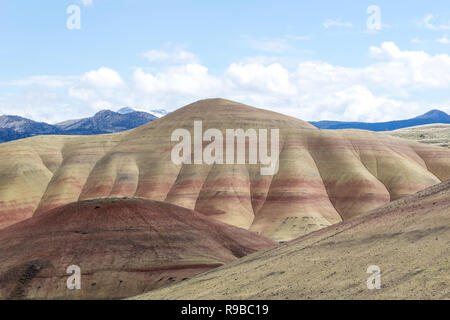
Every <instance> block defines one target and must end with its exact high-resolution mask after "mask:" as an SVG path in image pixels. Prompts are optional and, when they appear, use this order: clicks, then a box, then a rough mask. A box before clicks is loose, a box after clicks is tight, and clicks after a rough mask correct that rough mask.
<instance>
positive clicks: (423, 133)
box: [386, 123, 450, 148]
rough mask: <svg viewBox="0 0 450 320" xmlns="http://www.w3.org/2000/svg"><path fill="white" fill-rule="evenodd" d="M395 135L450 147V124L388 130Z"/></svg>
mask: <svg viewBox="0 0 450 320" xmlns="http://www.w3.org/2000/svg"><path fill="white" fill-rule="evenodd" d="M386 134H390V135H392V136H394V137H399V138H404V139H409V140H415V141H419V142H422V143H427V144H431V145H435V146H440V147H446V148H450V124H439V123H438V124H427V125H424V126H417V127H411V128H403V129H399V130H394V131H390V132H386Z"/></svg>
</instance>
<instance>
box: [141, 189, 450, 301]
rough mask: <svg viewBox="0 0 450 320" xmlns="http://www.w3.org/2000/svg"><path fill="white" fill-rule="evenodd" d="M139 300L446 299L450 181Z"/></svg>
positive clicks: (449, 272)
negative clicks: (375, 281) (371, 280)
mask: <svg viewBox="0 0 450 320" xmlns="http://www.w3.org/2000/svg"><path fill="white" fill-rule="evenodd" d="M371 265H377V266H379V267H380V269H381V273H382V274H381V289H379V290H376V289H375V290H368V288H367V286H366V281H367V278H368V277H369V274H367V273H366V271H367V268H368V266H371ZM137 298H138V299H450V181H447V182H444V183H442V184H439V185H437V186H433V187H431V188H429V189H426V190H424V191H422V192H420V193H418V194H415V195H413V196H409V197H405V198H402V199H400V200H398V201H395V202H393V203H391V204H388V205H387V206H384V207H382V208H380V209H377V210H375V211H373V212H371V213H368V214H363V215H361V216H360V217H356V218H354V219H350V220H349V221H346V222H342V223H340V224H338V225H335V226H331V227H328V228H326V229H322V230H320V231H317V232H314V233H312V234H309V235H307V236H304V237H301V238H299V239H296V240H293V241H291V242H288V243H286V244H283V245H279V246H277V247H274V248H272V249H268V250H266V251H263V252H257V253H255V254H252V255H249V256H247V257H244V258H242V259H239V260H236V261H234V262H232V263H230V264H228V265H225V266H223V267H221V268H218V269H215V270H212V271H210V272H207V273H205V274H202V275H199V276H197V277H194V278H192V279H190V280H188V281H186V282H182V283H179V284H175V285H171V286H169V287H166V288H162V289H158V290H156V291H153V292H150V293H148V294H145V295H142V296H139V297H137Z"/></svg>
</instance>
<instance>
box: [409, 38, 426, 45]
mask: <svg viewBox="0 0 450 320" xmlns="http://www.w3.org/2000/svg"><path fill="white" fill-rule="evenodd" d="M411 43H414V44H423V40H420V39H419V38H414V39H412V40H411Z"/></svg>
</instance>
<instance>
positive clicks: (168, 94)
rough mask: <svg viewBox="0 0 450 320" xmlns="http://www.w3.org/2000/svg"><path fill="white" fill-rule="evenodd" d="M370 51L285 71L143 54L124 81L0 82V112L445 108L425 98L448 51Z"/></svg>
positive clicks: (298, 112) (309, 113) (53, 116)
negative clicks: (211, 101)
mask: <svg viewBox="0 0 450 320" xmlns="http://www.w3.org/2000/svg"><path fill="white" fill-rule="evenodd" d="M369 55H370V57H371V58H372V59H373V62H372V63H371V64H369V65H367V66H365V67H361V68H348V67H342V66H337V65H332V64H329V63H326V62H322V61H303V62H301V63H299V64H298V65H297V66H296V67H295V68H288V67H286V66H283V65H282V64H281V63H277V62H273V61H272V62H271V61H267V62H266V63H265V61H263V60H262V59H244V60H243V61H239V62H234V63H231V64H230V65H229V66H228V67H227V68H226V70H224V71H223V72H222V73H221V74H211V73H210V72H209V70H208V68H207V66H205V65H203V64H201V63H200V62H199V59H198V57H197V56H196V55H195V54H193V53H191V52H188V51H184V50H178V51H176V50H175V51H172V52H166V51H158V50H150V51H148V52H146V53H145V54H144V56H145V57H146V58H147V59H148V61H149V62H151V63H152V66H151V68H144V67H138V68H135V69H134V71H133V72H132V74H130V75H127V76H128V78H129V79H128V80H127V81H125V80H124V79H123V78H122V75H120V74H119V73H118V72H117V71H115V70H113V69H111V68H107V67H100V68H99V69H97V70H91V71H88V72H86V73H84V74H82V75H79V76H67V77H61V76H35V77H30V78H27V79H24V80H21V81H15V82H10V83H0V86H2V87H8V88H9V87H11V88H14V89H15V90H14V91H16V92H15V93H11V94H4V95H2V96H0V111H2V112H3V113H17V114H21V115H24V116H28V117H32V118H34V119H36V120H43V121H51V122H56V121H61V120H65V119H67V118H76V117H81V116H86V115H90V114H92V113H93V112H95V111H98V110H100V109H104V108H111V109H117V108H119V107H120V106H125V105H126V106H132V107H139V108H147V109H152V108H155V107H163V108H167V109H168V110H174V109H176V108H178V107H181V106H183V105H186V104H188V103H190V102H193V101H195V100H198V99H205V98H211V97H222V98H228V99H232V100H236V101H239V102H243V103H247V104H250V105H254V106H258V107H263V108H267V109H272V110H274V111H278V112H282V113H285V114H289V115H292V116H296V117H299V118H302V119H305V120H319V119H336V120H355V121H356V120H357V121H384V120H392V119H399V118H405V117H408V116H413V115H417V114H419V113H423V112H425V111H427V110H428V109H430V108H431V107H439V108H441V109H443V110H445V111H450V108H449V106H450V104H449V103H450V101H439V103H440V104H439V105H435V103H436V102H434V101H433V100H431V98H430V99H426V98H427V97H432V96H433V93H434V92H436V91H437V92H439V91H445V90H448V89H450V88H449V87H450V56H449V55H447V54H437V55H430V54H427V53H425V52H422V51H403V50H401V49H400V48H399V47H398V46H396V45H395V43H393V42H384V43H382V44H381V45H380V46H374V47H371V48H370V49H369ZM161 63H162V64H161ZM3 91H4V90H3ZM17 91H18V92H17ZM418 97H420V98H418Z"/></svg>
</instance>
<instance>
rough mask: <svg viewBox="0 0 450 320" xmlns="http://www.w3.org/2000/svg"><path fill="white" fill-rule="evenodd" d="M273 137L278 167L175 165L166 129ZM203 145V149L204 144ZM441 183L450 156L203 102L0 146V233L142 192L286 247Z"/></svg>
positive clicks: (427, 148) (242, 107) (384, 138)
mask: <svg viewBox="0 0 450 320" xmlns="http://www.w3.org/2000/svg"><path fill="white" fill-rule="evenodd" d="M194 120H202V121H203V132H205V131H206V130H207V129H208V128H217V129H219V130H221V131H222V132H223V133H225V129H227V128H230V129H239V128H242V129H244V130H245V129H249V128H252V129H255V130H258V129H261V128H262V129H271V128H279V130H280V160H279V171H278V173H277V174H276V175H274V176H262V175H260V165H259V164H258V165H244V164H241V165H218V164H216V165H206V164H203V165H200V164H196V165H176V164H174V163H173V162H172V161H171V157H170V155H171V150H172V148H173V146H175V145H176V142H171V141H170V138H171V134H172V132H173V131H174V130H175V129H178V128H186V129H188V130H189V131H190V132H191V133H192V132H193V124H194ZM204 144H205V145H206V144H207V143H204ZM449 178H450V150H448V149H444V148H438V147H433V146H428V145H424V144H420V143H417V142H412V141H411V142H410V141H406V140H402V139H397V138H393V137H390V136H388V135H385V134H381V133H373V132H368V131H360V130H339V131H333V130H330V131H329V130H318V129H316V128H314V127H313V126H312V125H310V124H308V123H306V122H304V121H302V120H298V119H295V118H291V117H288V116H284V115H281V114H278V113H274V112H270V111H266V110H261V109H256V108H253V107H249V106H245V105H242V104H239V103H236V102H232V101H228V100H222V99H209V100H202V101H199V102H196V103H193V104H191V105H188V106H186V107H184V108H181V109H179V110H177V111H175V112H173V113H171V114H169V115H167V116H165V117H164V118H162V119H158V120H156V121H154V122H152V123H150V124H147V125H144V126H142V127H139V128H136V129H133V130H130V131H127V132H123V133H120V134H110V135H99V136H92V137H36V138H31V139H25V140H22V141H15V142H12V143H6V144H3V145H0V182H1V184H0V227H2V226H3V227H4V226H7V225H10V224H12V223H15V222H17V221H21V220H23V219H25V218H27V217H30V216H32V215H33V214H35V215H40V214H42V213H44V212H46V211H48V210H50V209H53V208H55V207H58V206H61V205H64V204H67V203H70V202H73V201H77V200H83V199H90V198H101V197H115V196H127V197H133V196H137V197H142V198H147V199H153V200H158V201H165V202H168V203H173V204H177V205H180V206H183V207H186V208H189V209H195V210H197V211H198V212H201V213H203V214H205V215H208V216H210V217H212V218H214V219H217V220H220V221H223V222H226V223H229V224H232V225H235V226H239V227H242V228H246V229H250V230H253V231H256V232H259V233H262V234H263V235H266V236H268V237H270V238H272V239H275V240H277V241H286V240H290V239H293V238H296V237H298V236H300V235H303V234H306V233H309V232H311V231H314V230H317V229H320V228H323V227H326V226H329V225H331V224H334V223H337V222H340V221H342V219H344V220H345V219H347V218H350V217H353V216H356V215H358V214H360V213H362V212H365V211H368V210H371V209H374V208H377V207H379V206H381V205H383V204H386V203H388V202H389V201H390V200H395V199H398V198H399V197H402V196H404V195H407V194H412V193H414V192H416V191H419V190H421V189H424V188H426V187H428V186H431V185H433V184H436V183H439V182H440V181H443V180H446V179H449Z"/></svg>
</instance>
